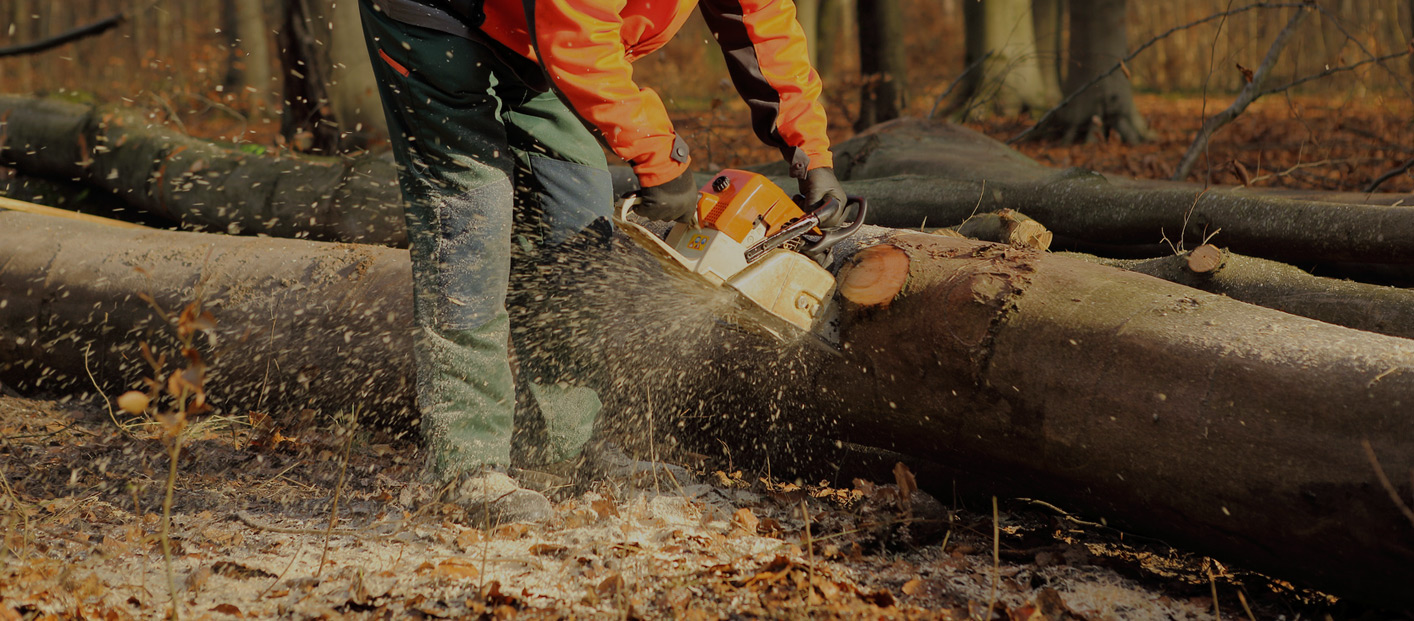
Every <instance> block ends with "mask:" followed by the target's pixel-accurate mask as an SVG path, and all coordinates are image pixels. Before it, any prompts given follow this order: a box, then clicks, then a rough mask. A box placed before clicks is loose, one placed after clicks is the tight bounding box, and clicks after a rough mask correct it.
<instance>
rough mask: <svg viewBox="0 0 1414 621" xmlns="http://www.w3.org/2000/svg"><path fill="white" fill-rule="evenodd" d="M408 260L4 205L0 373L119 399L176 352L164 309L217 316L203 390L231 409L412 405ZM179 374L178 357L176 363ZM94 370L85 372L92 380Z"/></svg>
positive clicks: (24, 383) (403, 410)
mask: <svg viewBox="0 0 1414 621" xmlns="http://www.w3.org/2000/svg"><path fill="white" fill-rule="evenodd" d="M410 279H411V267H410V264H409V263H408V258H407V253H406V252H405V251H398V250H392V249H388V248H382V247H378V246H355V245H350V244H325V243H315V242H306V241H300V240H281V239H270V238H255V237H231V236H224V235H206V234H198V233H181V232H174V231H160V230H150V229H148V230H136V231H135V230H131V229H124V228H118V227H114V226H107V225H104V224H93V223H87V222H76V221H73V220H67V219H58V218H52V217H47V216H42V215H34V214H28V213H20V212H14V211H0V377H4V378H5V379H4V380H3V381H4V382H5V383H7V384H11V385H15V386H18V387H22V388H24V389H27V390H31V391H35V390H40V391H55V390H63V391H73V390H82V391H87V390H90V389H93V388H94V385H95V384H94V383H95V382H96V383H97V385H98V386H100V387H101V389H102V390H103V391H104V392H106V393H108V394H110V395H112V394H117V393H118V392H121V390H123V389H126V388H131V387H135V386H136V385H137V383H138V382H139V380H140V379H141V378H142V377H144V376H145V375H149V374H151V373H153V371H152V369H151V368H150V367H149V366H148V365H147V363H145V362H143V357H142V355H141V354H140V353H139V348H140V347H141V344H142V343H144V342H148V343H151V345H152V347H153V348H154V350H155V351H158V352H163V351H166V352H171V355H169V358H170V357H172V356H175V352H176V351H177V350H176V349H174V346H173V342H174V339H173V337H174V334H175V327H174V326H171V325H167V322H166V321H164V319H163V318H162V316H161V315H160V314H159V313H158V312H157V311H156V310H155V309H154V308H153V307H152V306H150V305H149V304H148V303H147V302H145V301H143V300H142V299H141V298H140V296H141V295H150V296H151V297H152V298H153V299H154V300H155V301H156V303H157V304H158V305H159V306H160V307H161V308H163V309H164V310H165V311H166V312H167V313H175V312H177V311H180V310H181V309H182V308H183V307H184V306H186V305H187V304H189V303H191V302H193V301H195V300H197V299H198V298H200V299H201V300H202V301H203V303H204V305H205V306H206V308H207V310H210V311H212V312H213V313H214V314H215V316H216V329H215V330H214V331H213V332H212V333H211V334H212V339H211V340H210V341H209V342H207V343H205V344H204V347H203V350H204V351H203V355H204V356H205V357H206V359H207V360H208V362H209V363H212V368H211V375H210V377H209V379H208V380H207V386H208V390H209V392H210V394H209V399H210V401H211V402H212V404H213V405H214V406H216V407H218V408H221V409H223V410H225V411H228V412H232V413H244V412H247V411H267V412H268V411H284V412H289V411H294V412H298V411H299V410H300V409H302V408H313V409H319V410H323V411H324V412H326V413H330V414H332V413H335V412H338V411H348V410H350V409H352V408H355V407H358V408H361V410H362V411H364V412H373V413H377V414H379V415H380V417H381V418H383V419H384V420H385V421H393V420H403V421H404V422H405V420H406V419H408V418H412V417H413V414H412V412H413V410H412V394H411V390H410V386H409V382H410V381H411V377H412V352H411V332H410V327H411V324H412V290H411V284H410ZM169 371H170V369H169ZM90 373H91V374H92V379H90Z"/></svg>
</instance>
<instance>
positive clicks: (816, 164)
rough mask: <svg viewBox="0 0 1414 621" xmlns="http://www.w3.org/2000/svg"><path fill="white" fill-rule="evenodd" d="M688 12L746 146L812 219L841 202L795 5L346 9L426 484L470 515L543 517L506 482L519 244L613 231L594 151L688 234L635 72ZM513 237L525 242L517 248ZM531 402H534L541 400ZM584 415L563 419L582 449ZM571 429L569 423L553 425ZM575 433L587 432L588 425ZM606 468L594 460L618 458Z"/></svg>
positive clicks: (743, 1) (407, 3) (540, 505)
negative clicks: (396, 286)
mask: <svg viewBox="0 0 1414 621" xmlns="http://www.w3.org/2000/svg"><path fill="white" fill-rule="evenodd" d="M695 5H700V8H701V11H702V15H703V17H704V18H705V19H706V21H707V24H708V26H709V27H710V28H711V30H712V32H713V34H714V36H715V38H716V40H717V43H718V45H719V46H720V47H721V49H722V52H723V54H724V55H725V58H726V64H727V69H728V72H729V73H730V75H731V78H732V81H733V83H734V85H735V86H736V89H737V91H738V92H739V93H740V94H741V95H742V97H743V99H744V100H745V101H746V103H747V105H748V107H749V108H750V113H751V123H752V127H753V129H754V130H755V132H756V134H757V135H758V136H759V137H760V138H761V140H763V141H764V142H765V143H766V144H768V145H770V146H773V147H776V148H778V149H780V152H781V154H782V155H783V156H784V158H785V160H786V162H787V163H788V164H789V167H790V174H791V176H793V177H794V178H796V179H798V180H799V186H800V188H799V189H800V191H801V193H802V194H803V195H804V196H805V197H806V199H807V200H808V201H810V203H812V204H815V203H818V202H820V201H821V200H823V199H825V198H826V197H830V198H836V199H838V200H840V201H844V198H845V197H844V190H843V188H842V187H841V186H840V183H839V181H837V180H836V178H835V175H834V172H833V168H832V161H831V156H830V152H829V141H828V139H827V138H826V135H825V125H826V121H825V112H824V109H823V107H822V106H821V104H820V101H819V99H820V89H821V83H820V78H819V76H818V74H816V72H815V71H814V70H813V69H812V68H811V67H810V64H809V61H808V58H807V55H806V43H805V37H804V32H803V31H802V29H801V28H800V26H799V25H798V24H797V22H796V20H795V8H794V6H793V5H792V3H791V2H790V0H701V2H700V3H699V2H697V0H360V9H361V12H362V23H363V28H364V34H365V39H366V41H367V43H368V49H369V54H370V56H371V58H372V60H373V66H374V71H375V73H376V75H377V79H378V85H379V93H380V95H381V97H382V101H383V107H384V110H385V112H386V115H387V119H388V129H389V134H390V139H391V142H392V146H393V151H394V156H395V158H396V160H397V163H398V182H399V184H400V186H401V189H402V194H403V198H404V201H405V203H406V220H407V228H408V238H409V245H410V247H411V255H412V263H413V276H414V278H413V288H414V298H415V312H414V315H415V318H416V325H417V328H416V330H417V332H416V338H415V345H414V348H415V352H414V353H415V359H416V369H417V375H418V379H417V401H418V409H419V411H420V414H421V422H420V425H421V430H422V434H423V438H424V441H425V443H426V445H427V448H428V451H429V453H430V460H429V468H430V473H431V475H432V476H434V477H436V478H437V479H438V480H440V481H443V482H449V483H450V484H449V485H448V486H447V489H452V490H454V494H455V495H454V498H453V499H452V500H454V501H456V502H459V503H461V504H462V505H463V506H465V507H467V508H468V509H469V511H475V512H478V513H477V514H478V515H483V514H489V515H492V516H494V517H496V518H499V519H503V520H540V519H545V518H547V517H548V516H549V514H550V512H551V507H550V503H549V502H548V500H546V499H545V497H544V496H542V495H540V493H538V492H536V491H533V490H531V489H526V488H524V487H521V485H520V482H518V481H517V480H516V478H515V477H514V476H512V475H515V474H516V471H514V470H512V469H510V465H511V464H510V461H511V457H510V453H511V435H512V431H513V425H514V419H515V411H516V406H517V400H520V402H521V403H522V405H524V404H525V402H526V401H528V400H534V399H535V398H536V397H535V395H534V394H532V391H531V390H528V389H526V386H527V384H528V383H527V382H525V381H523V380H522V381H521V382H519V384H520V385H521V386H522V388H521V390H519V391H518V390H517V389H516V387H517V384H518V382H517V381H516V377H515V375H514V371H513V366H514V365H513V360H512V358H513V354H514V346H515V345H514V343H512V338H513V337H512V335H513V334H516V336H515V337H514V338H515V339H517V340H518V339H521V338H522V337H521V336H520V335H519V334H518V333H517V332H516V330H514V329H512V326H511V325H510V319H509V315H508V313H507V310H506V296H507V290H508V281H509V279H510V277H511V273H512V264H511V263H512V245H513V237H515V238H516V240H515V241H516V243H518V244H519V245H528V246H530V247H531V248H532V250H533V252H532V254H539V255H541V256H553V254H554V252H555V250H556V247H557V246H559V245H560V244H563V243H565V242H566V241H567V240H569V239H571V238H572V237H574V236H576V235H579V234H581V233H582V232H584V231H586V230H589V229H593V228H594V227H607V226H609V224H608V223H609V221H610V220H609V218H610V215H611V211H612V207H613V198H614V197H613V191H612V185H611V182H610V176H609V172H608V166H607V162H606V159H605V156H604V151H603V149H602V148H601V147H600V144H599V142H600V141H602V142H603V144H605V145H607V146H608V147H609V149H611V150H612V151H613V152H614V154H616V155H617V156H618V157H620V158H622V159H623V160H625V161H627V162H628V163H629V164H631V165H632V166H633V171H634V173H635V174H636V175H637V177H638V182H639V185H640V186H641V190H639V196H640V198H641V200H640V202H638V204H637V206H636V207H635V211H636V213H638V214H639V215H640V216H643V217H645V218H648V219H652V220H663V221H671V220H685V219H688V218H690V217H692V214H693V213H694V210H695V206H696V200H697V190H698V187H697V184H696V183H694V182H693V179H692V173H691V172H690V170H689V167H690V165H691V163H692V158H691V155H690V154H689V151H688V145H687V143H686V142H685V141H684V140H683V139H682V137H681V136H678V135H677V134H676V133H675V132H674V130H673V125H672V123H671V122H670V121H669V119H668V114H667V111H666V109H665V108H664V106H663V102H662V100H661V99H660V98H659V96H658V94H657V93H655V92H654V91H652V90H651V89H646V88H641V87H639V86H638V85H637V84H635V83H634V81H633V77H632V68H631V66H630V63H631V62H633V61H634V60H637V59H639V58H642V57H643V56H645V55H647V54H649V53H651V52H653V51H654V50H656V49H658V48H660V47H661V46H662V45H663V44H665V43H667V41H668V40H669V39H671V38H672V36H673V35H674V34H675V33H676V32H677V31H678V30H679V29H680V28H681V27H682V25H683V23H684V22H685V21H686V20H687V18H688V17H689V15H690V13H691V11H692V9H693V7H694V6H695ZM513 226H514V229H515V231H532V232H537V233H534V234H529V235H520V234H517V233H513ZM543 397H544V395H543V394H542V398H543ZM587 412H588V413H587V414H585V415H583V416H580V417H579V420H573V419H574V418H575V417H568V418H570V419H571V420H568V421H566V420H558V421H555V422H556V424H560V425H563V426H566V427H570V428H573V429H571V432H566V433H557V432H556V431H555V430H551V433H550V434H548V435H549V436H551V437H561V438H564V437H570V438H580V440H579V445H577V446H564V447H556V449H557V450H558V453H559V454H558V455H557V457H558V458H560V459H563V460H575V459H578V460H580V461H581V462H582V461H585V460H586V459H591V458H590V457H587V455H588V454H589V451H588V450H585V449H583V438H584V437H585V436H584V434H582V433H573V430H575V429H581V430H582V429H587V428H589V426H590V423H592V417H593V416H594V411H593V410H587ZM561 418H562V419H563V418H566V417H561ZM586 418H588V419H589V420H585V419H586ZM617 458H618V456H617V455H611V456H608V457H606V456H599V457H596V458H593V459H600V460H608V459H617Z"/></svg>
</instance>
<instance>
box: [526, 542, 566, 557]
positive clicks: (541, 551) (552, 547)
mask: <svg viewBox="0 0 1414 621" xmlns="http://www.w3.org/2000/svg"><path fill="white" fill-rule="evenodd" d="M569 551H570V549H569V548H568V547H565V546H562V545H560V544H558V543H537V544H535V545H533V546H530V553H531V554H533V555H535V556H551V557H554V558H565V557H566V556H568V555H569Z"/></svg>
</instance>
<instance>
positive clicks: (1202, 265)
mask: <svg viewBox="0 0 1414 621" xmlns="http://www.w3.org/2000/svg"><path fill="white" fill-rule="evenodd" d="M1222 265H1223V251H1222V249H1220V248H1218V247H1217V246H1214V245H1212V244H1203V245H1202V246H1199V247H1197V248H1194V249H1193V251H1192V252H1189V253H1188V271H1190V272H1193V273H1194V274H1210V273H1212V272H1215V271H1217V270H1218V268H1220V267H1222Z"/></svg>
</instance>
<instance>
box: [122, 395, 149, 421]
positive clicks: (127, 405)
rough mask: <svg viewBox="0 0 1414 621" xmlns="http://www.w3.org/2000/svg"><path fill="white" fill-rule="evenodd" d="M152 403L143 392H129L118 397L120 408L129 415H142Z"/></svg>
mask: <svg viewBox="0 0 1414 621" xmlns="http://www.w3.org/2000/svg"><path fill="white" fill-rule="evenodd" d="M150 401H151V400H150V399H148V398H147V395H146V394H144V393H143V392H142V391H139V390H129V391H127V392H125V393H123V394H121V395H119V396H118V408H119V409H121V410H123V411H124V412H127V413H129V414H134V415H136V414H142V413H143V412H146V411H147V404H148V403H149V402H150Z"/></svg>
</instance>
